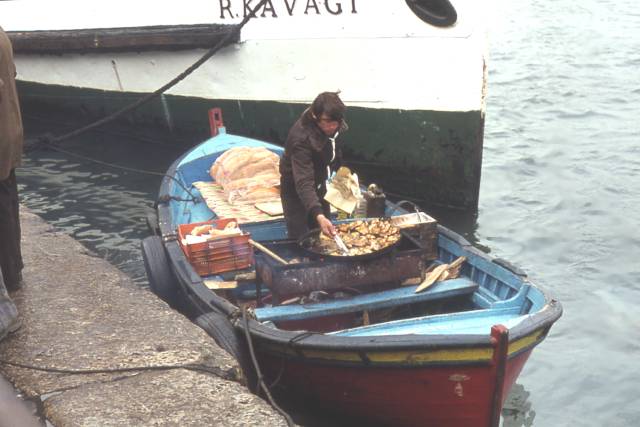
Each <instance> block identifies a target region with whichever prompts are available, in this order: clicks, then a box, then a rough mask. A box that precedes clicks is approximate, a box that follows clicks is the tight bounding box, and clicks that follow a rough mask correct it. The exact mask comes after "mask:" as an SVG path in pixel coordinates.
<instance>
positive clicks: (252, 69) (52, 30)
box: [0, 0, 487, 209]
mask: <svg viewBox="0 0 640 427" xmlns="http://www.w3.org/2000/svg"><path fill="white" fill-rule="evenodd" d="M258 3H259V0H206V1H204V0H183V1H181V2H175V1H166V0H163V1H156V2H153V3H152V4H150V3H147V2H125V1H121V0H118V1H111V2H79V1H70V0H63V1H57V2H40V1H29V2H0V17H1V21H0V25H2V26H3V27H4V29H5V30H6V31H7V32H8V33H9V35H10V37H11V38H12V40H13V43H14V50H15V57H16V63H17V68H18V78H19V90H20V94H21V97H22V102H23V106H24V108H30V107H31V106H33V105H34V104H37V105H38V106H43V105H44V106H48V107H54V108H56V109H57V110H60V109H66V108H68V109H78V108H81V109H82V111H84V112H86V113H88V114H97V113H99V114H105V113H108V112H110V111H115V109H117V108H119V107H121V106H123V105H125V104H126V103H127V102H129V101H133V100H136V99H138V98H139V97H140V94H141V93H149V92H152V91H154V90H156V89H158V88H159V87H161V86H162V85H164V84H165V83H167V82H168V81H170V80H171V79H173V78H174V77H175V76H176V75H178V74H180V73H181V72H182V71H184V70H185V69H186V68H187V67H189V66H190V65H191V64H192V63H194V62H195V61H196V60H197V59H198V58H200V57H201V56H202V55H203V53H204V52H205V49H206V48H207V47H210V46H212V45H213V44H215V42H216V41H218V40H219V39H220V38H221V37H223V36H224V35H225V34H228V33H229V31H230V29H231V28H232V26H233V25H234V24H238V23H239V22H240V21H242V19H243V18H244V17H245V16H246V15H247V14H248V13H249V11H250V10H251V9H252V8H254V7H255V6H256V5H258ZM485 6H486V5H485V4H484V2H478V1H473V0H452V1H451V2H449V0H268V1H266V2H265V3H264V5H263V6H262V7H261V8H260V9H259V10H258V11H257V13H256V16H255V17H254V18H253V19H251V20H250V21H249V22H248V23H247V24H246V25H245V26H244V27H243V29H242V31H241V33H240V35H239V37H237V38H236V39H234V40H233V41H232V43H230V44H229V45H227V46H226V47H224V48H223V49H222V50H221V51H219V52H218V53H217V54H216V55H215V56H213V57H212V58H211V59H209V60H208V61H207V62H205V63H204V64H203V65H202V66H201V67H200V68H198V69H197V70H196V71H195V72H194V73H193V74H191V75H189V76H188V77H187V78H186V79H184V80H183V81H181V82H180V83H178V84H177V85H176V86H174V87H172V88H171V89H170V90H168V91H167V92H166V94H165V95H163V96H162V97H159V98H158V99H156V100H154V101H153V102H151V103H149V104H147V105H146V106H145V107H143V108H142V109H141V110H139V111H138V112H136V114H135V115H134V117H135V119H136V120H141V121H144V120H147V121H154V122H155V123H162V125H164V126H167V127H168V128H169V129H171V130H176V129H177V130H179V129H201V130H202V133H204V132H206V129H205V127H204V126H202V121H201V120H200V119H201V117H202V113H201V110H203V109H208V108H210V107H211V106H220V107H222V108H223V109H224V111H225V119H226V123H225V124H226V126H227V128H228V129H229V130H230V131H233V132H235V133H238V134H242V135H245V136H252V137H258V138H261V139H266V140H269V141H271V142H274V143H277V144H281V143H283V141H284V139H285V138H286V134H287V131H288V129H289V127H290V126H291V125H292V124H293V122H294V121H295V119H296V118H297V116H298V115H299V114H300V112H301V111H302V110H303V109H304V108H305V106H306V105H307V104H309V103H310V101H311V100H313V98H314V97H315V96H316V95H317V94H318V93H320V92H322V91H337V90H339V91H340V92H341V97H342V99H343V100H344V101H345V103H346V104H347V106H348V111H347V121H348V122H349V125H350V130H349V132H348V134H347V135H345V138H346V139H345V140H346V142H347V150H346V153H345V155H346V159H347V162H348V163H350V164H352V165H353V166H354V169H356V170H357V171H359V172H361V174H363V175H364V177H365V180H376V181H377V182H379V183H381V184H382V185H383V187H384V188H385V189H386V190H388V191H389V192H395V193H400V194H404V195H410V196H413V197H415V198H419V199H422V200H425V201H426V203H427V204H430V205H432V206H435V205H446V206H453V207H458V208H464V209H475V208H476V207H477V203H478V192H479V185H480V170H481V163H482V144H483V128H484V111H485V108H484V102H485V90H486V51H487V43H486V28H485V27H484V22H485V19H484V16H485V14H484V13H483V8H484V7H485ZM359 165H365V166H366V167H365V168H363V169H365V170H366V172H365V173H362V171H360V170H359Z"/></svg>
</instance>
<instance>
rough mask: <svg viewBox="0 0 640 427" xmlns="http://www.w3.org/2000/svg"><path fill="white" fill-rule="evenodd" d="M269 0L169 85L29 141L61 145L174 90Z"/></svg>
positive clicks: (263, 1) (230, 38) (238, 32)
mask: <svg viewBox="0 0 640 427" xmlns="http://www.w3.org/2000/svg"><path fill="white" fill-rule="evenodd" d="M267 1H269V0H261V1H260V2H259V3H258V5H257V6H256V7H254V8H253V9H252V10H251V12H250V13H249V14H247V16H245V17H244V19H243V20H242V21H241V22H240V23H239V24H237V25H235V26H234V27H233V29H232V30H231V31H230V32H229V33H227V35H226V36H224V37H223V38H222V39H221V40H220V41H219V42H218V43H217V44H216V45H215V46H214V47H212V48H211V49H209V50H208V51H207V52H206V53H205V54H204V55H202V57H201V58H200V59H198V60H197V61H196V62H194V63H193V64H192V65H191V66H190V67H188V68H187V69H186V70H184V71H183V72H182V73H180V74H178V75H177V76H176V77H175V78H174V79H173V80H171V81H169V82H168V83H166V84H165V85H164V86H162V87H160V88H159V89H157V90H155V91H154V92H151V93H149V94H147V95H145V96H144V97H142V98H140V99H139V100H137V101H135V102H133V103H131V104H129V105H127V106H126V107H124V108H121V109H120V110H118V111H116V112H115V113H112V114H110V115H108V116H107V117H104V118H102V119H99V120H96V121H95V122H93V123H90V124H88V125H86V126H83V127H81V128H79V129H76V130H74V131H71V132H68V133H66V134H63V135H60V136H52V135H50V134H45V135H42V136H40V137H36V138H34V139H33V140H31V141H29V142H30V143H31V144H35V145H36V146H37V145H38V143H40V144H49V145H50V144H56V143H60V142H62V141H65V140H67V139H70V138H74V137H76V136H79V135H81V134H83V133H85V132H88V131H90V130H92V129H95V128H98V127H100V126H103V125H105V124H107V123H110V122H112V121H114V120H116V119H118V118H120V117H122V116H123V115H125V114H127V113H129V112H131V111H133V110H135V109H136V108H138V107H140V106H141V105H143V104H145V103H147V102H149V101H151V100H152V99H154V98H156V97H157V96H158V95H160V94H162V93H164V92H165V91H167V90H168V89H170V88H172V87H173V86H175V85H176V84H177V83H179V82H180V81H182V80H184V79H185V78H186V77H187V76H188V75H189V74H191V73H193V72H194V71H195V70H196V69H198V68H199V67H200V66H201V65H202V64H204V63H205V62H206V61H207V60H209V58H211V57H212V56H213V55H215V54H216V53H217V52H218V51H219V50H220V49H222V48H223V47H225V46H226V45H227V44H228V43H229V42H230V41H231V40H232V38H233V37H236V36H238V35H239V34H240V30H242V27H244V26H245V25H246V23H247V22H249V20H250V19H251V18H253V17H254V16H256V12H257V11H258V10H259V9H260V8H261V7H262V6H263V5H264V4H265V3H266V2H267Z"/></svg>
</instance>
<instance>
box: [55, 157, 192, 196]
mask: <svg viewBox="0 0 640 427" xmlns="http://www.w3.org/2000/svg"><path fill="white" fill-rule="evenodd" d="M48 148H50V149H52V150H53V151H58V152H60V153H64V154H67V155H69V156H72V157H76V158H78V159H82V160H85V161H88V162H92V163H96V164H98V165H102V166H108V167H111V168H114V169H120V170H124V171H127V172H135V173H141V174H147V175H155V176H161V177H166V178H171V179H172V180H173V182H175V183H176V184H178V185H179V186H180V187H182V189H183V190H184V191H185V192H187V194H189V196H191V199H190V200H189V199H180V198H179V197H175V196H168V197H166V198H162V197H161V198H160V199H158V201H157V203H168V202H169V200H178V201H187V202H193V203H198V202H199V201H200V199H199V198H198V197H196V196H194V195H193V193H192V192H191V191H190V190H189V189H188V188H187V187H185V185H184V184H183V183H181V182H180V180H178V179H177V178H176V177H174V176H172V175H167V174H166V173H162V172H155V171H148V170H144V169H136V168H129V167H126V166H120V165H115V164H113V163H107V162H103V161H102V160H97V159H93V158H91V157H87V156H83V155H82V154H78V153H74V152H73V151H69V150H65V149H64V148H60V147H58V146H55V145H48Z"/></svg>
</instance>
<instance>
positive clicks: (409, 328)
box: [158, 128, 562, 427]
mask: <svg viewBox="0 0 640 427" xmlns="http://www.w3.org/2000/svg"><path fill="white" fill-rule="evenodd" d="M238 145H246V146H264V147H266V148H269V149H271V150H273V151H274V152H276V153H281V152H282V148H280V147H278V146H277V145H272V144H268V143H265V142H262V141H259V140H255V139H249V138H246V137H241V136H237V135H231V134H228V133H226V129H224V128H223V129H221V133H220V134H219V135H218V136H216V137H214V138H210V139H209V140H207V141H206V142H205V143H203V144H201V145H199V146H198V147H195V148H194V149H192V150H190V151H189V152H187V153H185V155H184V156H183V157H181V158H180V159H178V160H177V161H176V162H175V163H174V164H173V165H172V166H171V167H170V169H169V170H168V172H167V175H169V176H173V177H174V178H175V179H177V180H179V181H180V182H181V183H182V185H178V184H176V182H175V180H174V179H171V178H168V177H167V178H164V179H163V181H162V185H161V190H160V197H161V198H163V197H165V196H175V197H177V199H173V200H171V201H169V202H168V203H166V204H160V205H159V206H158V215H159V219H160V222H159V223H160V229H161V233H162V240H163V241H164V247H165V250H166V253H167V254H168V257H169V261H168V262H169V263H170V265H171V266H172V269H173V271H174V274H175V276H176V280H177V283H178V284H179V286H180V287H181V289H182V291H183V292H184V293H185V295H186V296H187V299H188V300H189V302H190V303H191V304H192V306H193V307H194V308H197V309H199V310H200V311H203V312H205V311H206V310H213V311H217V312H222V313H225V314H227V315H228V316H230V317H231V318H237V316H238V315H239V314H238V308H237V307H235V306H234V305H233V304H231V303H230V302H229V301H227V300H226V299H223V298H221V297H220V296H218V295H216V294H215V293H214V292H212V291H211V290H210V289H208V288H207V287H206V286H204V284H203V283H202V278H201V277H199V276H198V275H196V274H195V272H194V270H193V268H192V267H190V265H189V264H188V263H187V261H186V259H185V257H184V253H183V252H182V250H181V249H180V247H179V246H178V244H177V242H175V240H173V237H172V236H174V235H175V228H176V227H177V225H178V224H181V223H188V222H198V221H202V220H205V219H207V218H209V217H211V211H210V210H209V209H208V208H206V206H204V203H202V202H196V203H194V202H189V201H186V200H188V199H189V197H187V196H188V195H187V193H186V192H185V190H184V188H183V187H182V186H185V187H188V186H189V185H190V183H192V182H194V181H196V180H202V179H206V178H207V170H208V168H209V166H210V164H211V163H212V162H213V161H214V160H215V158H216V157H217V156H218V155H219V154H221V153H222V152H224V151H225V150H226V149H228V148H231V147H234V146H238ZM388 208H389V209H390V208H391V206H389V207H388ZM399 213H401V212H399ZM242 228H243V229H245V230H247V231H249V232H251V234H252V238H253V239H254V240H258V241H272V240H279V239H284V238H286V230H285V227H284V223H283V221H282V220H271V221H266V222H260V223H247V224H242ZM438 247H439V254H438V256H439V261H440V262H443V263H450V262H451V261H452V260H454V259H456V258H458V257H459V256H465V257H466V259H467V262H466V264H465V265H464V267H463V269H462V279H461V280H460V281H459V282H455V280H454V281H449V283H447V282H444V283H443V284H446V286H444V287H443V288H442V289H439V284H435V285H434V286H432V287H430V288H429V289H427V290H425V291H424V294H425V295H429V294H430V293H431V294H432V295H433V297H434V298H438V293H439V292H441V293H442V295H441V296H442V297H444V296H448V297H450V298H453V299H454V300H455V301H466V303H471V304H472V310H471V311H460V312H457V311H450V312H446V313H444V314H437V315H429V314H428V313H425V315H423V316H418V317H414V318H409V319H402V320H396V321H390V322H386V323H379V324H375V325H370V326H360V327H355V328H353V327H352V328H350V329H342V330H337V331H334V332H333V333H319V332H308V331H304V330H287V329H283V328H282V326H283V325H285V324H286V319H287V315H285V316H284V318H277V317H274V316H275V315H277V311H278V310H279V309H278V308H277V307H272V308H264V309H263V308H257V309H255V317H256V318H255V319H249V320H248V325H249V328H248V329H245V327H244V323H243V322H235V328H236V331H237V333H238V334H239V336H240V338H242V339H243V338H244V334H245V333H247V332H248V333H249V334H250V336H251V339H252V342H253V345H254V347H255V349H256V354H257V356H258V361H259V364H260V367H261V369H262V370H263V372H264V373H265V375H266V378H267V380H268V382H269V383H273V384H276V385H277V386H276V387H275V390H274V391H276V392H278V393H283V394H286V395H287V396H289V397H292V396H293V397H294V398H302V399H304V401H305V402H309V401H313V402H319V403H320V404H321V405H322V406H324V407H325V408H331V410H333V411H338V412H341V413H344V414H348V415H349V416H356V417H359V418H362V419H363V420H367V421H370V422H372V423H374V422H375V423H376V424H381V425H393V426H438V427H443V426H444V427H461V426H470V425H472V426H479V427H482V426H497V425H498V422H499V414H500V409H501V407H502V404H503V402H504V399H505V397H506V396H507V394H508V391H509V389H510V388H511V386H512V385H513V383H514V382H515V380H516V378H517V377H518V375H519V373H520V371H521V370H522V368H523V366H524V364H525V362H526V360H527V359H528V358H529V356H530V354H531V352H532V350H533V349H534V348H535V346H537V345H538V344H540V343H541V342H542V341H543V340H544V338H545V337H546V336H547V334H548V332H549V330H550V328H551V326H552V325H553V323H554V322H555V321H556V320H557V319H558V318H559V317H560V315H561V313H562V308H561V306H560V304H559V303H558V302H557V301H555V300H553V299H551V298H550V297H548V296H547V295H546V294H545V293H544V292H543V291H542V290H540V289H539V288H538V287H537V286H535V285H534V284H532V283H530V282H529V281H528V280H527V279H526V275H524V274H523V273H521V272H520V271H519V270H518V269H516V268H513V267H510V268H506V267H505V266H508V264H507V263H505V262H504V261H499V262H498V261H497V260H494V259H493V258H491V257H490V256H488V255H486V254H484V253H483V252H481V251H479V250H478V249H476V248H474V247H473V246H471V245H470V244H469V243H468V242H467V241H466V240H464V239H463V238H462V237H460V236H458V235H457V234H455V233H453V232H451V231H450V230H447V229H446V228H444V227H440V226H439V227H438ZM208 279H209V280H223V278H222V277H219V276H213V277H208ZM456 280H458V279H456ZM466 281H473V282H475V286H473V287H470V288H465V283H466ZM456 283H458V284H457V285H456ZM457 286H460V289H466V290H465V291H464V292H463V293H462V295H459V296H456V297H451V294H448V293H446V292H443V291H444V290H445V289H447V288H448V287H453V288H455V287H457ZM393 291H394V290H393V289H391V290H389V291H385V290H382V291H378V293H379V296H380V298H376V294H375V293H372V294H368V296H367V297H365V298H370V299H371V300H372V302H374V303H375V304H378V302H377V301H380V300H382V299H383V298H384V297H385V296H388V297H389V298H391V293H385V292H393ZM346 301H349V300H346ZM398 301H400V300H398ZM319 304H322V303H319ZM339 304H345V303H341V302H340V301H335V302H334V303H331V302H329V303H327V307H326V309H321V310H319V311H318V313H315V314H314V315H313V316H316V317H321V316H322V315H323V314H326V315H327V316H328V317H327V318H326V319H323V321H326V320H327V319H334V318H335V317H334V315H335V314H338V315H342V314H340V313H336V312H335V311H331V310H334V309H335V305H339ZM330 306H334V307H330ZM371 307H375V306H374V305H372V306H371ZM364 309H367V307H365V306H362V305H358V306H357V311H362V310H364ZM291 310H293V311H296V310H297V311H299V312H303V311H304V310H305V308H304V306H294V307H290V306H283V307H282V308H281V311H282V312H283V313H287V312H290V311H291ZM274 313H275V314H274ZM289 314H291V313H289ZM313 316H312V318H311V319H307V320H306V321H313V318H314V317H313ZM269 318H273V319H278V320H277V321H276V324H275V325H274V322H273V321H271V320H269ZM295 318H296V317H295V316H293V315H291V316H290V319H292V320H293V319H295ZM260 319H265V321H261V320H260ZM283 319H284V321H283ZM339 320H343V321H345V320H346V321H348V319H347V318H346V317H345V318H342V319H339ZM298 321H299V320H298ZM293 322H294V323H295V322H296V320H293ZM338 323H339V322H338ZM495 323H501V324H499V325H496V324H495ZM278 324H279V325H281V327H280V328H278V327H277V325H278ZM454 325H457V326H454ZM448 326H450V327H448Z"/></svg>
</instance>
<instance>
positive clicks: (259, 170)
mask: <svg viewBox="0 0 640 427" xmlns="http://www.w3.org/2000/svg"><path fill="white" fill-rule="evenodd" d="M279 163H280V157H279V156H278V155H277V154H275V153H273V152H272V151H269V150H267V149H266V148H264V147H235V148H231V149H229V150H227V151H225V152H224V153H223V154H222V155H221V156H220V157H218V159H217V160H216V161H215V163H214V164H213V165H212V166H211V169H210V170H209V175H211V178H213V179H214V181H216V182H217V183H219V184H220V185H222V188H223V189H224V192H225V195H226V197H227V200H228V201H229V203H232V204H233V203H236V202H254V203H255V202H261V201H266V200H274V199H279V198H280V190H279V188H278V186H279V185H280V172H279V171H278V165H279Z"/></svg>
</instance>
